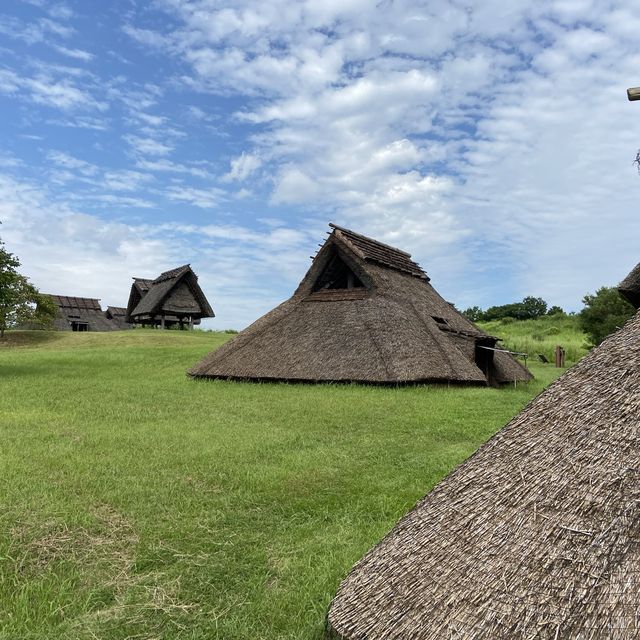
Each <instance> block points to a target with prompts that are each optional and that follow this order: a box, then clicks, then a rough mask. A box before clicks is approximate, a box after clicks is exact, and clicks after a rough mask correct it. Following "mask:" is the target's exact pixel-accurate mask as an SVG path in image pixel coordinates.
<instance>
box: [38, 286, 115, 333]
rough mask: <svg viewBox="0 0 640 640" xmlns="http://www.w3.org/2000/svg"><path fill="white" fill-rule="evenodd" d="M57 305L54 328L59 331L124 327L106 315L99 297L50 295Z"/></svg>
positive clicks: (107, 329) (110, 329)
mask: <svg viewBox="0 0 640 640" xmlns="http://www.w3.org/2000/svg"><path fill="white" fill-rule="evenodd" d="M49 297H50V298H51V299H52V300H53V301H54V302H55V304H56V306H57V310H56V316H55V318H54V320H53V328H54V329H56V330H57V331H117V330H118V329H121V328H122V327H121V326H120V325H119V324H118V323H117V322H115V321H114V320H113V319H111V318H109V317H106V316H105V314H104V313H103V311H102V308H101V307H100V300H98V299H97V298H78V297H75V296H58V295H49Z"/></svg>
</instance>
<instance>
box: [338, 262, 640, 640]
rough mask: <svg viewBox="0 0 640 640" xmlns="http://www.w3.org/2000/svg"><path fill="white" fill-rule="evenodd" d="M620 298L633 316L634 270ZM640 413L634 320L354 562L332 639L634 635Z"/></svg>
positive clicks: (636, 298)
mask: <svg viewBox="0 0 640 640" xmlns="http://www.w3.org/2000/svg"><path fill="white" fill-rule="evenodd" d="M635 273H636V276H637V274H638V273H640V265H639V267H638V268H636V270H635ZM621 291H622V293H623V295H625V296H626V297H627V298H628V299H629V300H630V301H631V302H633V303H634V304H635V306H636V308H637V307H638V305H640V278H638V277H634V276H633V272H632V274H631V275H630V277H629V278H627V279H626V280H625V281H624V282H623V286H622V287H621ZM639 409H640V313H638V314H636V316H635V317H634V318H632V319H631V320H630V321H629V322H628V323H627V324H626V325H625V326H624V327H623V328H622V329H621V330H619V331H618V332H617V333H615V334H614V335H612V336H610V337H609V338H607V340H605V341H604V342H603V343H602V344H601V345H600V346H599V347H597V348H596V349H594V350H593V351H592V352H591V353H590V354H589V355H588V356H586V357H585V358H584V359H583V360H582V361H581V362H580V363H579V364H577V365H576V366H575V367H573V368H572V369H570V370H569V371H568V372H567V373H565V374H564V375H563V376H562V377H561V378H560V379H558V380H557V381H556V382H555V383H554V384H553V385H551V386H550V387H549V388H548V389H547V390H546V391H545V392H544V393H542V394H541V395H540V396H538V397H537V398H536V399H535V400H534V401H533V402H531V404H529V406H528V407H527V408H526V409H525V410H524V411H523V412H522V413H520V414H519V415H518V416H517V417H516V418H514V419H513V420H512V421H511V422H510V423H509V424H508V425H507V426H506V427H505V428H504V429H502V431H500V432H499V433H498V434H497V435H496V436H494V437H493V438H492V439H491V440H490V441H489V442H487V443H486V444H485V445H484V446H483V447H481V448H480V449H479V450H478V451H477V452H476V453H475V454H474V455H473V456H472V457H471V458H469V459H468V460H467V461H466V462H465V463H463V464H462V465H461V466H459V467H458V468H457V469H456V470H455V471H454V472H453V473H452V474H451V475H449V476H448V477H447V478H446V479H445V480H443V481H442V482H441V483H440V484H438V485H437V486H436V488H435V489H434V490H433V491H431V493H429V494H427V496H426V497H425V498H423V499H422V500H421V501H420V502H419V503H418V504H417V506H416V507H415V508H414V509H413V511H411V512H410V513H409V514H408V515H407V516H405V517H404V518H403V519H402V520H401V521H400V522H399V523H398V524H397V525H396V527H395V528H394V529H393V530H392V531H391V533H389V534H388V535H387V536H386V537H385V538H384V539H383V540H382V542H380V544H378V545H377V546H376V547H374V548H373V549H372V550H371V551H370V552H369V553H368V554H367V555H366V556H365V557H364V558H363V559H362V560H360V561H359V562H358V563H357V564H356V565H355V567H354V568H353V570H352V571H351V573H350V574H349V575H348V577H347V578H346V579H345V580H344V582H343V583H342V585H341V586H340V589H339V591H338V594H337V596H336V597H335V599H334V600H333V602H332V604H331V607H330V610H329V615H328V626H329V629H330V635H331V636H332V637H336V638H341V639H344V640H346V639H349V640H355V639H356V638H358V639H364V638H366V639H367V640H382V639H383V638H384V639H385V640H392V639H396V640H398V639H400V638H403V639H405V638H407V639H408V638H411V639H412V640H427V639H428V640H436V639H437V640H442V639H449V638H451V639H453V638H465V639H469V638H475V639H487V640H489V639H491V640H506V639H509V640H525V639H546V640H559V639H567V640H568V639H571V640H596V639H597V640H604V639H608V640H628V639H631V638H634V639H635V638H640V419H639V416H640V413H639Z"/></svg>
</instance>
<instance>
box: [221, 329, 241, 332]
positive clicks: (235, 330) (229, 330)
mask: <svg viewBox="0 0 640 640" xmlns="http://www.w3.org/2000/svg"><path fill="white" fill-rule="evenodd" d="M224 333H238V330H237V329H225V330H224Z"/></svg>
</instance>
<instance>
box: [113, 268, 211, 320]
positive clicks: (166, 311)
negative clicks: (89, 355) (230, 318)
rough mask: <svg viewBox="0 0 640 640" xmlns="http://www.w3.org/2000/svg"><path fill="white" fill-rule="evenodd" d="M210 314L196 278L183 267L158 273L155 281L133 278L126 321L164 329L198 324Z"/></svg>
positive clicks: (207, 303)
mask: <svg viewBox="0 0 640 640" xmlns="http://www.w3.org/2000/svg"><path fill="white" fill-rule="evenodd" d="M213 317H214V313H213V309H212V308H211V305H210V304H209V302H208V301H207V298H206V297H205V295H204V292H203V291H202V289H201V288H200V285H199V284H198V276H197V275H196V274H195V273H194V272H193V270H192V269H191V267H190V266H189V265H188V264H186V265H184V266H182V267H177V268H176V269H170V270H169V271H165V272H164V273H161V274H160V275H159V276H158V277H157V278H156V279H155V280H149V279H146V278H134V279H133V284H132V285H131V292H130V294H129V303H128V305H127V312H126V321H127V322H131V323H136V324H149V325H154V326H162V327H168V326H170V325H172V324H176V323H177V324H180V326H181V327H182V325H183V323H188V325H189V326H192V325H194V324H199V323H200V320H201V319H202V318H213Z"/></svg>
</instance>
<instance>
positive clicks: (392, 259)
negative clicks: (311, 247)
mask: <svg viewBox="0 0 640 640" xmlns="http://www.w3.org/2000/svg"><path fill="white" fill-rule="evenodd" d="M329 226H330V227H331V228H332V229H333V230H334V231H333V233H332V235H333V234H335V235H336V237H338V238H339V239H341V240H343V241H344V242H345V243H346V244H347V245H348V246H349V248H350V249H352V251H353V252H354V253H355V254H356V255H357V256H358V257H359V258H361V259H362V260H365V261H371V262H377V263H378V264H381V265H383V266H385V267H389V268H391V269H395V270H397V271H402V272H404V273H408V274H410V275H412V276H414V277H416V278H422V279H424V280H427V281H429V279H430V278H429V276H428V275H427V274H426V273H425V271H424V270H423V269H422V267H420V265H419V264H418V263H417V262H415V261H414V260H412V259H411V254H410V253H407V252H406V251H402V249H398V248H397V247H393V246H391V245H389V244H386V243H384V242H380V241H379V240H374V239H373V238H369V237H368V236H365V235H362V234H361V233H357V232H356V231H352V230H351V229H347V228H346V227H341V226H339V225H337V224H334V223H333V222H330V223H329Z"/></svg>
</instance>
